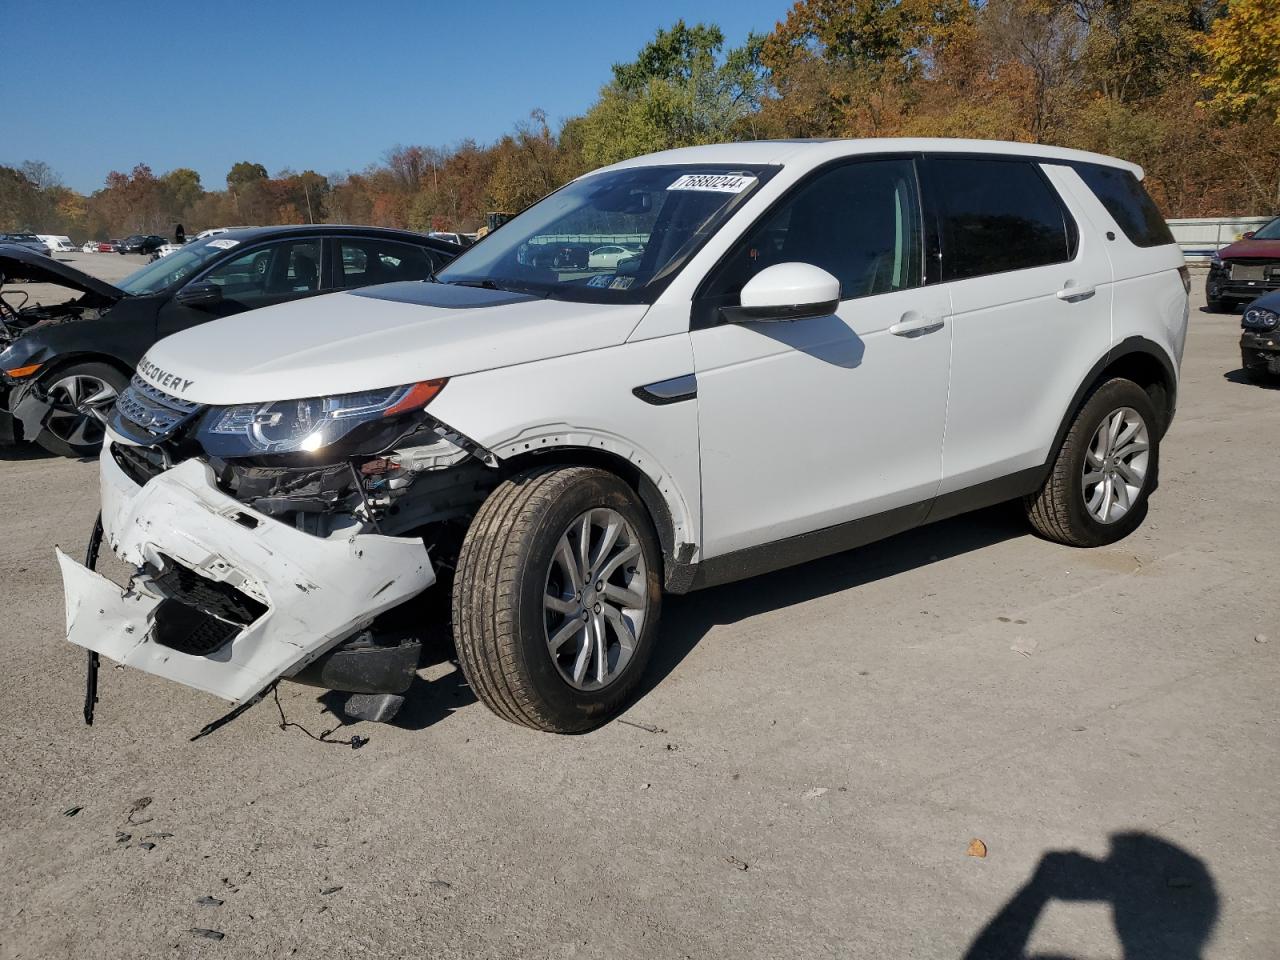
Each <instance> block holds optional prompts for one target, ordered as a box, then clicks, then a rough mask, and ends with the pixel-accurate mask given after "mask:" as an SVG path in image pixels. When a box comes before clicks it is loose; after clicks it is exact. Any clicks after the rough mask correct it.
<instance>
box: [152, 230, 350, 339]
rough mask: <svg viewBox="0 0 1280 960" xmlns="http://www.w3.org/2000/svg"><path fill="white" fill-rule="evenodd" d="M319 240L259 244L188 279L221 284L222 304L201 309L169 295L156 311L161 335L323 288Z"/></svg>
mask: <svg viewBox="0 0 1280 960" xmlns="http://www.w3.org/2000/svg"><path fill="white" fill-rule="evenodd" d="M321 242H322V241H321V240H320V238H319V237H297V238H293V239H288V240H276V241H273V242H270V243H265V244H259V245H257V246H254V247H250V248H249V249H248V250H246V251H245V252H244V253H242V254H239V255H238V256H234V257H232V258H231V259H230V260H223V261H222V262H221V263H219V264H218V265H217V266H215V267H213V268H211V269H210V270H208V271H206V272H205V273H202V274H198V275H197V276H196V277H194V278H192V280H191V281H190V282H191V283H213V284H217V285H218V286H219V287H221V288H222V300H221V302H219V303H217V304H214V305H213V306H211V307H209V308H207V309H204V308H198V307H188V306H184V305H183V304H181V303H179V302H178V301H177V300H176V299H171V300H170V301H169V302H168V303H167V304H165V306H164V307H162V308H161V310H160V318H159V329H158V333H159V336H161V337H167V336H168V335H169V334H171V333H177V332H178V331H179V330H185V329H186V328H187V327H192V326H195V325H196V324H198V323H205V322H207V321H209V320H216V319H217V318H218V317H225V316H229V315H231V314H234V313H243V312H244V311H245V310H256V309H257V308H259V307H268V306H271V305H272V304H276V303H285V302H287V301H289V300H298V299H301V298H302V297H311V296H315V295H316V294H317V293H322V292H324V290H325V289H326V288H325V286H324V285H323V284H322V283H321V279H322V277H321V269H320V268H321V264H323V262H324V260H323V258H322V257H321Z"/></svg>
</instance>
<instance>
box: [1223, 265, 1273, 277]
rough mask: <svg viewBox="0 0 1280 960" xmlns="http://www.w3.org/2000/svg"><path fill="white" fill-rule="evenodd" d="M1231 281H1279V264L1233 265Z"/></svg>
mask: <svg viewBox="0 0 1280 960" xmlns="http://www.w3.org/2000/svg"><path fill="white" fill-rule="evenodd" d="M1231 279H1232V280H1267V279H1275V280H1280V263H1238V262H1237V263H1233V264H1231Z"/></svg>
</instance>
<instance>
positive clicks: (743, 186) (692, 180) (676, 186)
mask: <svg viewBox="0 0 1280 960" xmlns="http://www.w3.org/2000/svg"><path fill="white" fill-rule="evenodd" d="M755 182H756V178H755V177H751V176H744V175H743V174H740V173H686V174H685V175H684V176H683V177H680V178H678V179H677V180H676V181H675V182H674V183H672V184H671V186H669V187H667V189H668V190H702V191H707V192H710V193H741V192H742V191H743V190H747V189H749V188H750V187H752V186H753V185H754V184H755Z"/></svg>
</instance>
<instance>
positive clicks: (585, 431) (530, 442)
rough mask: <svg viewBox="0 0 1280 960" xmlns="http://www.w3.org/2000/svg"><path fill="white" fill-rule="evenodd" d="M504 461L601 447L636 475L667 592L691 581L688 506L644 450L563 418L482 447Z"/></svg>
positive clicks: (692, 528) (693, 543)
mask: <svg viewBox="0 0 1280 960" xmlns="http://www.w3.org/2000/svg"><path fill="white" fill-rule="evenodd" d="M487 449H488V450H489V451H490V452H492V453H493V455H494V456H495V457H497V458H498V459H499V460H501V461H503V462H504V463H508V462H510V461H511V460H516V459H519V458H523V457H525V456H538V455H539V454H555V455H562V456H563V455H566V454H567V455H570V456H572V455H573V454H574V453H575V452H581V453H588V454H589V453H598V454H599V453H602V454H605V455H606V456H607V458H609V459H611V460H612V461H613V462H615V463H616V462H618V461H623V462H625V463H626V464H627V465H628V466H630V467H631V469H632V470H634V471H635V473H636V474H637V475H638V477H639V479H640V482H639V484H638V489H637V493H638V495H639V497H640V500H641V502H642V503H643V504H644V506H645V509H646V510H647V511H648V512H649V515H650V517H652V519H653V523H654V527H655V529H656V530H657V533H658V540H659V542H660V544H661V546H662V552H663V555H664V560H665V563H664V580H665V581H666V587H667V589H668V590H669V591H670V592H673V593H683V592H685V591H686V590H687V589H688V584H687V582H686V581H691V579H692V571H693V566H692V565H693V558H694V556H695V555H696V553H697V551H698V543H699V540H698V536H697V529H696V523H695V521H694V515H693V511H692V510H691V509H690V508H689V504H688V501H687V500H686V499H685V495H684V493H683V491H681V489H680V488H679V486H678V485H677V484H676V483H675V481H674V480H673V479H672V476H671V474H670V473H669V472H668V471H667V470H666V469H665V468H664V467H663V466H662V465H661V464H660V463H659V461H658V459H657V458H656V457H654V456H653V454H652V453H650V452H649V451H648V450H645V449H643V448H642V447H639V446H637V445H636V444H635V443H633V442H632V441H630V440H628V439H626V438H625V437H622V436H620V435H618V434H615V433H611V432H609V431H606V430H600V429H596V428H592V427H581V426H573V425H570V424H567V423H555V424H543V425H539V426H533V427H526V428H525V429H523V430H521V431H520V432H519V433H517V434H516V435H514V436H512V437H510V438H508V439H505V440H503V441H501V442H498V443H494V444H491V445H489V446H488V448H487Z"/></svg>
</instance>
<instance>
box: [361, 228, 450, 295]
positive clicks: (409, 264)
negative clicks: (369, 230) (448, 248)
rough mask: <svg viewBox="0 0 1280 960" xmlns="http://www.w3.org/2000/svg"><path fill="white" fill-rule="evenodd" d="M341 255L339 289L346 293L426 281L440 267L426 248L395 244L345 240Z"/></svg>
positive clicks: (373, 240) (408, 244)
mask: <svg viewBox="0 0 1280 960" xmlns="http://www.w3.org/2000/svg"><path fill="white" fill-rule="evenodd" d="M340 255H341V267H340V272H339V274H338V286H339V287H342V288H344V289H350V288H352V287H367V286H370V285H371V284H375V283H394V282H395V281H397V280H425V279H427V277H429V276H431V274H433V273H435V271H436V270H438V269H439V267H440V265H439V264H438V263H437V262H436V260H435V258H433V257H432V255H431V254H430V253H429V252H428V251H427V250H425V249H424V248H422V247H418V246H414V245H413V244H410V243H397V242H396V241H394V240H380V239H370V238H365V237H350V238H348V237H343V238H342V241H341V244H340Z"/></svg>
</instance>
